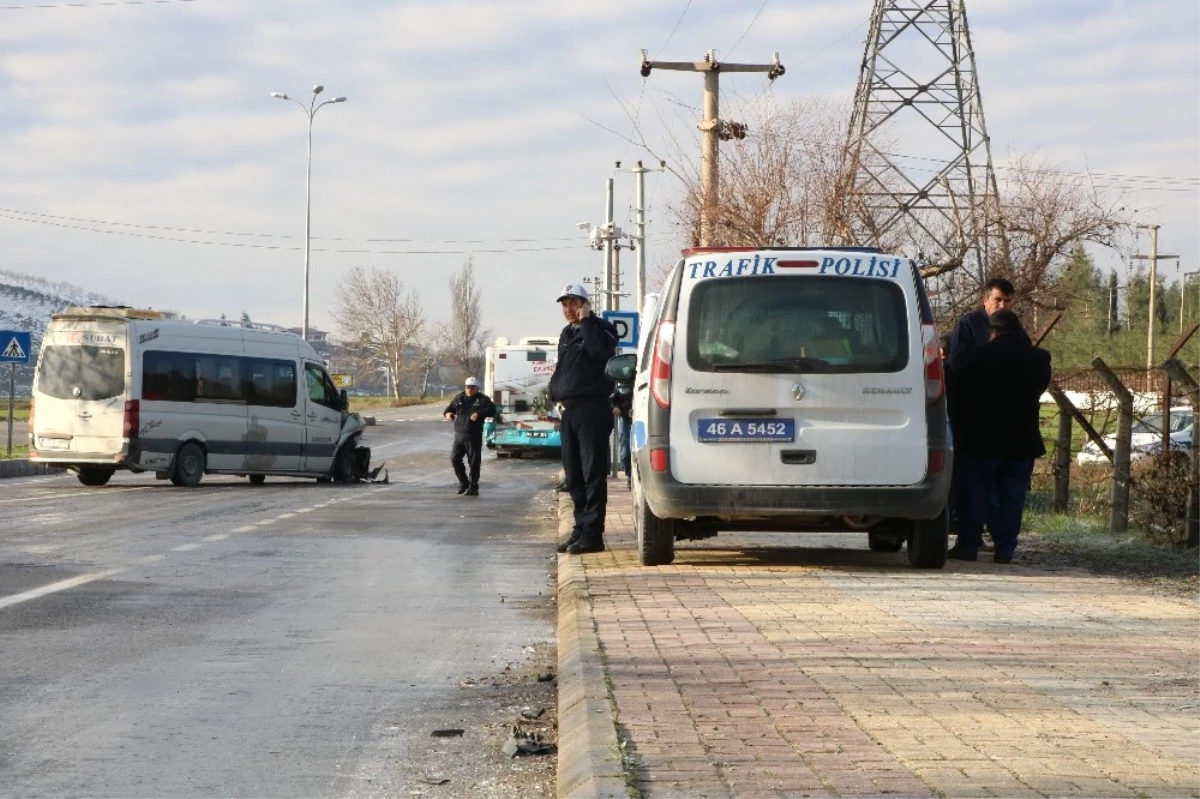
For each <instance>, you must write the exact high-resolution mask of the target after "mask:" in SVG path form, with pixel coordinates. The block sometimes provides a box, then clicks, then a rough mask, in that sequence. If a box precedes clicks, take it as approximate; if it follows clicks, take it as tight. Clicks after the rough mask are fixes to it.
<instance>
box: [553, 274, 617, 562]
mask: <svg viewBox="0 0 1200 799" xmlns="http://www.w3.org/2000/svg"><path fill="white" fill-rule="evenodd" d="M558 302H559V304H560V305H561V306H562V311H563V316H564V317H565V318H566V320H567V326H566V327H564V328H563V331H562V333H561V334H559V337H558V363H556V364H555V365H554V375H553V376H552V377H551V378H550V389H549V390H550V399H551V400H553V401H554V402H557V403H558V404H559V405H560V406H562V427H561V431H560V432H561V435H562V464H563V471H564V472H566V482H567V485H568V487H569V490H570V492H571V500H572V502H574V503H575V526H574V528H573V529H572V530H571V536H570V538H568V539H567V540H566V541H565V542H563V543H562V544H559V546H558V551H559V552H566V553H569V554H571V555H582V554H584V553H587V552H603V551H604V515H605V511H606V509H607V505H608V437H609V435H610V434H611V433H612V429H613V413H612V409H611V406H610V405H609V400H608V398H609V395H611V394H612V392H613V382H612V381H611V380H609V379H608V378H607V377H605V376H604V367H605V366H606V365H607V364H608V361H609V359H610V358H612V357H613V355H614V354H615V353H616V349H617V339H618V338H619V337H618V335H617V329H616V328H615V327H613V325H612V324H611V323H610V322H608V321H606V320H604V319H601V318H600V317H598V316H596V314H594V313H593V312H592V305H591V302H590V301H589V297H588V292H587V289H585V288H584V287H583V286H581V285H580V284H578V283H571V284H568V285H567V287H566V288H564V289H563V290H562V293H561V294H559V297H558Z"/></svg>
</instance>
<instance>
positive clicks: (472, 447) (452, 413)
mask: <svg viewBox="0 0 1200 799" xmlns="http://www.w3.org/2000/svg"><path fill="white" fill-rule="evenodd" d="M443 413H444V414H445V416H446V420H447V421H451V422H454V447H453V448H452V449H451V450H450V464H451V465H452V466H453V467H454V476H455V477H457V478H458V493H460V494H466V495H467V496H468V497H477V496H479V461H480V459H481V458H482V457H483V420H484V419H486V418H488V417H489V416H495V415H496V406H495V404H493V403H492V398H491V397H489V396H488V395H487V394H484V393H482V392H480V390H479V381H478V380H476V379H475V378H473V377H468V378H467V380H466V383H465V384H464V386H463V390H462V392H461V393H460V394H458V396H456V397H455V398H454V399H452V400H450V404H449V405H447V406H446V410H445V411H443ZM464 456H465V457H466V459H467V465H468V466H469V467H470V475H468V474H467V470H466V469H464V468H463V457H464Z"/></svg>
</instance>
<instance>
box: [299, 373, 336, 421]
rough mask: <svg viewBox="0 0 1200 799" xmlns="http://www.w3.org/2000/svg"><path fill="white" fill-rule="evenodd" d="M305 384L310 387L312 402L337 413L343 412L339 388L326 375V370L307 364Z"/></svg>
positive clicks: (309, 392) (309, 396)
mask: <svg viewBox="0 0 1200 799" xmlns="http://www.w3.org/2000/svg"><path fill="white" fill-rule="evenodd" d="M304 382H305V383H306V384H307V385H308V398H309V399H310V400H312V401H313V402H315V403H317V404H318V405H324V406H325V407H326V408H332V409H333V410H335V411H337V410H341V407H342V398H341V395H340V394H339V393H338V390H337V386H335V385H334V384H333V380H331V379H330V378H329V375H327V374H325V370H324V369H322V368H321V367H319V366H317V365H316V364H311V363H306V364H305V365H304Z"/></svg>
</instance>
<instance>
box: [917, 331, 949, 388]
mask: <svg viewBox="0 0 1200 799" xmlns="http://www.w3.org/2000/svg"><path fill="white" fill-rule="evenodd" d="M921 347H922V349H923V350H924V353H925V404H926V405H932V404H933V403H935V402H937V401H938V400H940V399H941V398H942V394H943V393H945V391H946V376H945V375H944V374H943V373H942V354H941V353H940V352H939V351H938V337H937V328H935V327H934V326H933V325H921Z"/></svg>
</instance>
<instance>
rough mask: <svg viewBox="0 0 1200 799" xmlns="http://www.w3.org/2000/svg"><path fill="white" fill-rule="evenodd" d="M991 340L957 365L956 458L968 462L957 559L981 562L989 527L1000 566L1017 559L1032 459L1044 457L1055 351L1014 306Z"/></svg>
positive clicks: (998, 320)
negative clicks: (1028, 331)
mask: <svg viewBox="0 0 1200 799" xmlns="http://www.w3.org/2000/svg"><path fill="white" fill-rule="evenodd" d="M988 328H989V341H988V343H986V344H984V345H982V346H979V347H977V348H976V350H975V352H974V353H973V354H972V356H971V357H970V359H969V360H968V361H966V362H965V364H963V365H962V367H961V368H960V369H958V370H956V380H957V389H958V397H959V398H958V424H957V426H956V427H955V433H954V459H955V461H960V462H961V466H962V472H961V478H962V479H961V484H960V486H959V495H960V501H959V513H958V540H957V542H956V543H955V545H954V547H953V548H952V549H951V550H950V557H951V558H954V559H955V560H975V558H976V556H977V553H978V552H979V549H980V547H981V546H982V545H983V527H984V525H985V524H986V525H987V527H988V530H989V531H990V532H991V534H992V540H993V541H995V543H996V555H995V561H996V563H1011V562H1012V557H1013V552H1014V551H1016V548H1017V535H1018V534H1019V533H1020V531H1021V515H1022V513H1023V512H1024V510H1025V495H1026V494H1027V493H1028V491H1029V481H1030V478H1031V476H1032V475H1033V462H1034V460H1035V459H1037V458H1040V457H1041V456H1043V455H1045V454H1046V445H1045V444H1044V443H1043V442H1042V433H1041V396H1042V394H1043V393H1044V392H1045V391H1046V388H1047V387H1048V386H1049V385H1050V353H1048V352H1046V351H1045V350H1043V349H1040V348H1038V347H1035V346H1034V345H1033V344H1032V343H1031V342H1030V341H1029V337H1028V336H1026V335H1025V331H1024V330H1023V329H1022V327H1021V321H1020V319H1018V318H1017V315H1016V314H1014V313H1013V312H1012V311H1007V310H1000V311H996V312H995V313H993V314H992V315H991V316H990V317H989V320H988Z"/></svg>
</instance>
